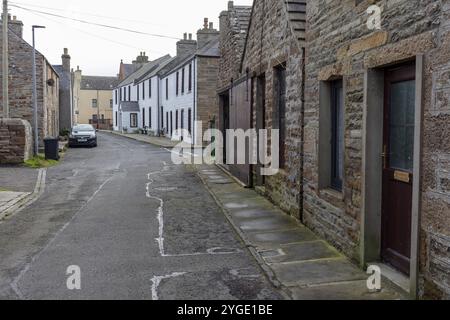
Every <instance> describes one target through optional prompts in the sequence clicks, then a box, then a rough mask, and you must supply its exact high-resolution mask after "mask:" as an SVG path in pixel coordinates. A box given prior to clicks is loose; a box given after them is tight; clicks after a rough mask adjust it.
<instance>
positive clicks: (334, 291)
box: [290, 280, 405, 300]
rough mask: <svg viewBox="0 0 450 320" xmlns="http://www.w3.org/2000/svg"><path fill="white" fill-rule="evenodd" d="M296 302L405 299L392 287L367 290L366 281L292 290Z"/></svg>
mask: <svg viewBox="0 0 450 320" xmlns="http://www.w3.org/2000/svg"><path fill="white" fill-rule="evenodd" d="M290 290H291V292H292V297H293V298H294V300H399V299H404V298H405V297H404V296H403V295H401V294H400V293H399V292H397V291H396V290H394V289H392V288H391V287H390V286H386V285H384V286H383V288H382V289H381V291H370V290H369V289H367V284H366V280H359V281H351V282H340V283H333V284H327V285H320V286H313V287H309V288H299V287H296V288H291V289H290Z"/></svg>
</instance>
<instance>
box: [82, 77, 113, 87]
mask: <svg viewBox="0 0 450 320" xmlns="http://www.w3.org/2000/svg"><path fill="white" fill-rule="evenodd" d="M118 81H119V80H118V79H117V77H98V76H82V77H81V90H113V89H114V88H115V87H116V85H117V82H118Z"/></svg>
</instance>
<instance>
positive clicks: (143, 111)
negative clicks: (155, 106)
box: [142, 108, 145, 128]
mask: <svg viewBox="0 0 450 320" xmlns="http://www.w3.org/2000/svg"><path fill="white" fill-rule="evenodd" d="M142 128H145V108H142Z"/></svg>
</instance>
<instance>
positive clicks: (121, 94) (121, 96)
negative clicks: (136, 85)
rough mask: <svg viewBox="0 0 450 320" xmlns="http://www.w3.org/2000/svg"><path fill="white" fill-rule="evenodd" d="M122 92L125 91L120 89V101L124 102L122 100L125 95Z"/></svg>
mask: <svg viewBox="0 0 450 320" xmlns="http://www.w3.org/2000/svg"><path fill="white" fill-rule="evenodd" d="M122 91H123V88H120V91H119V100H120V101H123V100H122V98H123V93H122Z"/></svg>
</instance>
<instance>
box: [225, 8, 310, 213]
mask: <svg viewBox="0 0 450 320" xmlns="http://www.w3.org/2000/svg"><path fill="white" fill-rule="evenodd" d="M304 21H305V1H290V2H285V1H281V0H280V1H268V0H256V1H255V2H254V4H253V8H251V10H249V8H246V7H242V6H234V4H233V2H232V1H230V2H229V4H228V10H227V11H225V12H222V14H221V55H222V58H221V63H220V77H219V88H218V92H219V101H220V110H221V111H220V115H221V120H220V124H221V129H222V130H226V129H239V128H242V129H245V130H247V129H250V128H256V129H257V130H259V129H280V132H281V133H282V134H281V135H280V142H282V143H281V145H280V146H281V147H282V148H283V150H280V154H281V156H280V159H279V160H281V162H282V169H281V170H280V172H279V173H278V174H277V175H275V176H263V175H261V173H260V169H261V168H260V167H259V166H248V165H232V166H228V167H229V170H230V171H231V172H232V173H233V174H234V175H235V176H236V177H238V178H239V179H240V180H241V181H242V182H244V183H245V184H247V185H249V186H255V187H256V188H257V189H258V190H259V191H260V192H261V193H263V194H265V195H266V196H267V197H268V198H270V199H271V200H272V201H273V202H274V203H276V204H277V205H279V206H280V207H282V208H283V209H284V210H286V211H287V212H289V213H290V214H292V215H293V216H295V217H297V218H300V209H301V208H300V205H301V196H300V192H301V186H300V181H301V177H300V174H301V163H300V159H301V141H302V140H301V139H302V121H301V119H302V108H303V102H302V90H301V89H302V86H303V61H304V40H305V39H304V35H305V33H304V28H305V25H304ZM224 153H226V151H225V152H224ZM225 157H226V155H225Z"/></svg>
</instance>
